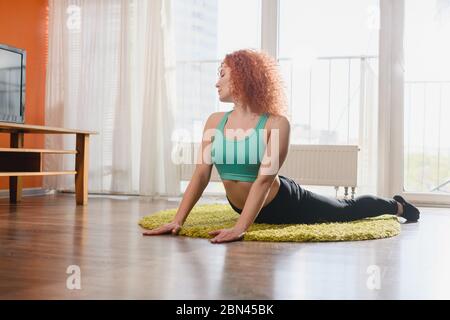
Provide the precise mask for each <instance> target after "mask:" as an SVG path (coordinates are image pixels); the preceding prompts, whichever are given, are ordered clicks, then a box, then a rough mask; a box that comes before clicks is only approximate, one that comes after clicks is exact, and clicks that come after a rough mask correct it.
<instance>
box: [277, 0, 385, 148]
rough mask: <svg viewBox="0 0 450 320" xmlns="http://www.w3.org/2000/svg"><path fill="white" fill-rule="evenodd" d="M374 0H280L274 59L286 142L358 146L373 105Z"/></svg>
mask: <svg viewBox="0 0 450 320" xmlns="http://www.w3.org/2000/svg"><path fill="white" fill-rule="evenodd" d="M378 29H379V4H378V1H377V0H375V1H374V0H364V1H361V0H343V1H332V0H314V1H313V0H303V1H298V0H280V30H279V56H280V57H279V62H280V66H281V68H282V72H283V77H284V80H285V82H286V86H287V93H288V99H289V111H290V115H291V122H292V138H291V139H292V140H291V142H292V143H294V144H295V143H297V144H358V142H359V140H360V136H359V122H360V121H359V120H360V119H359V117H360V111H361V110H362V109H368V108H374V107H375V106H376V104H377V92H378V85H377V81H378V80H377V77H378V76H377V74H378V67H377V63H378V59H377V55H378Z"/></svg>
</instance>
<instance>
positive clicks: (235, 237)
mask: <svg viewBox="0 0 450 320" xmlns="http://www.w3.org/2000/svg"><path fill="white" fill-rule="evenodd" d="M208 233H209V235H210V236H215V237H214V238H212V239H211V240H210V241H211V243H221V242H232V241H239V240H242V238H244V234H245V231H243V232H242V231H239V230H237V229H235V228H230V229H220V230H215V231H211V232H208Z"/></svg>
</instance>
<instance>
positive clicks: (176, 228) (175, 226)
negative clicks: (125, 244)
mask: <svg viewBox="0 0 450 320" xmlns="http://www.w3.org/2000/svg"><path fill="white" fill-rule="evenodd" d="M180 230H181V225H180V224H179V223H178V222H174V221H173V222H170V223H167V224H165V225H162V226H160V227H158V228H156V229H151V230H147V231H144V232H143V233H142V235H144V236H155V235H159V234H166V233H172V234H178V232H180Z"/></svg>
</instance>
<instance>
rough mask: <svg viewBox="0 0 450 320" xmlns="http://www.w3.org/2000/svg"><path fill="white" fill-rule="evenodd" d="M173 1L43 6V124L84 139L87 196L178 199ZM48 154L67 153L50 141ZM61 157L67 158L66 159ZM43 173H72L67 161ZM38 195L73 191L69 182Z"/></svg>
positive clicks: (48, 163)
mask: <svg viewBox="0 0 450 320" xmlns="http://www.w3.org/2000/svg"><path fill="white" fill-rule="evenodd" d="M172 37H173V36H172V26H171V1H170V0H152V1H146V0H78V1H74V0H50V1H49V56H48V66H47V85H46V88H47V89H46V90H47V93H46V114H45V118H46V125H49V126H58V127H66V128H77V129H86V130H94V131H98V132H99V135H95V136H92V137H91V142H90V164H89V192H98V193H125V194H139V195H149V196H156V195H162V196H179V195H180V188H179V185H180V184H179V181H178V175H177V174H176V172H177V171H176V167H175V165H174V164H173V162H172V161H171V150H172V143H171V133H172V130H173V123H174V120H173V118H174V116H173V115H174V107H175V104H176V101H175V97H176V95H175V59H174V48H173V40H172ZM45 144H46V148H49V149H74V146H75V140H74V137H72V136H67V137H61V136H57V135H55V136H52V135H47V136H46V140H45ZM64 157H66V158H64ZM64 157H61V156H60V155H54V156H47V157H46V159H45V162H44V168H45V170H49V171H50V170H55V169H56V170H73V168H74V159H73V156H72V157H71V156H64ZM44 187H46V188H51V189H59V190H61V189H63V190H73V189H74V183H73V177H67V176H55V177H46V178H45V180H44Z"/></svg>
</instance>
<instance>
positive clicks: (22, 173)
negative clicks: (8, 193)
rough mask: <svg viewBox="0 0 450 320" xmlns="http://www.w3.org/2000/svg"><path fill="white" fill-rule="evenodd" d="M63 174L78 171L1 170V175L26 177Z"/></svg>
mask: <svg viewBox="0 0 450 320" xmlns="http://www.w3.org/2000/svg"><path fill="white" fill-rule="evenodd" d="M63 174H77V172H76V171H47V172H45V171H44V172H0V177H9V176H14V177H16V176H17V177H24V176H57V175H63Z"/></svg>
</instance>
